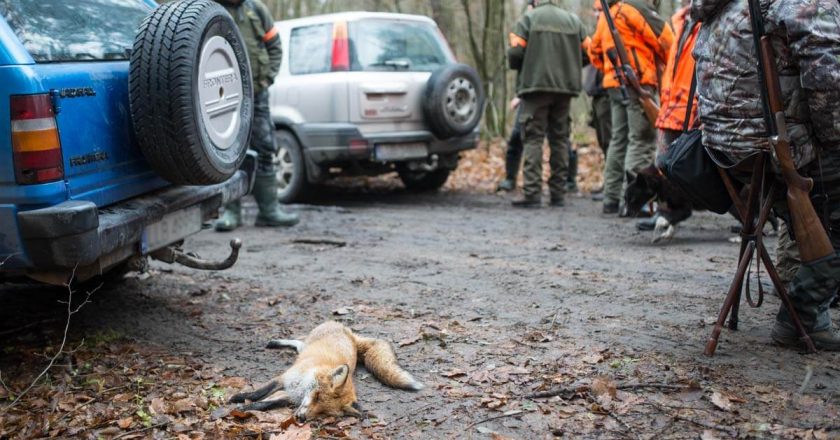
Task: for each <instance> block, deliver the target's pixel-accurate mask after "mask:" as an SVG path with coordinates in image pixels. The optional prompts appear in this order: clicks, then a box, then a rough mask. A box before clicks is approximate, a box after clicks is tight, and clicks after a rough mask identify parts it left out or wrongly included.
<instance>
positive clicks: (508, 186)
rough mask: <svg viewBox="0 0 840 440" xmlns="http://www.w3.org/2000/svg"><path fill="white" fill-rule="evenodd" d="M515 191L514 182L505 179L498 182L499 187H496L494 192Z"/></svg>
mask: <svg viewBox="0 0 840 440" xmlns="http://www.w3.org/2000/svg"><path fill="white" fill-rule="evenodd" d="M514 189H516V181H514V180H513V179H505V180H502V181H501V182H499V186H497V187H496V191H505V192H507V191H513V190H514Z"/></svg>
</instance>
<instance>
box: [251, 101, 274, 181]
mask: <svg viewBox="0 0 840 440" xmlns="http://www.w3.org/2000/svg"><path fill="white" fill-rule="evenodd" d="M250 147H251V149H252V150H254V151H256V152H257V174H259V175H273V174H274V173H275V172H276V169H275V168H276V166H275V165H274V155H275V154H276V153H277V141H276V140H275V138H274V123H273V122H272V121H271V109H270V108H269V105H268V90H263V91H261V92H259V93H257V94H256V95H254V121H253V123H252V125H251V145H250Z"/></svg>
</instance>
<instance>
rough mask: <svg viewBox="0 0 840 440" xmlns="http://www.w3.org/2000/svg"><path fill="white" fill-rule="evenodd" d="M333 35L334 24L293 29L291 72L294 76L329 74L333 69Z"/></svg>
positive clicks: (290, 48)
mask: <svg viewBox="0 0 840 440" xmlns="http://www.w3.org/2000/svg"><path fill="white" fill-rule="evenodd" d="M332 33H333V25H332V23H328V24H318V25H314V26H304V27H299V28H295V29H292V34H291V36H290V37H289V72H291V73H292V75H306V74H310V73H324V72H329V71H330V69H331V67H332Z"/></svg>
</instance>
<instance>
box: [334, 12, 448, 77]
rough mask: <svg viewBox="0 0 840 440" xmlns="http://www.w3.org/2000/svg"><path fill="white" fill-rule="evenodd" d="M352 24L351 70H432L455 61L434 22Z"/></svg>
mask: <svg viewBox="0 0 840 440" xmlns="http://www.w3.org/2000/svg"><path fill="white" fill-rule="evenodd" d="M349 26H350V27H349V33H350V54H351V55H350V64H351V65H350V69H351V70H355V71H371V70H377V71H382V70H384V71H389V70H410V71H419V72H426V71H428V72H431V71H433V70H437V68H438V67H440V66H443V65H445V64H449V63H450V62H451V61H452V56H451V54H450V52H449V49H448V47H447V46H446V42H445V41H444V40H443V37H442V36H441V34H440V32H438V30H437V28H436V27H435V26H433V25H431V24H428V23H421V22H412V21H394V20H360V21H353V22H350V24H349Z"/></svg>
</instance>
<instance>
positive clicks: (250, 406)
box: [230, 321, 424, 423]
mask: <svg viewBox="0 0 840 440" xmlns="http://www.w3.org/2000/svg"><path fill="white" fill-rule="evenodd" d="M281 347H290V348H294V349H295V350H297V352H298V356H297V359H296V360H295V362H294V364H292V366H291V367H289V369H288V370H286V372H285V373H283V374H281V375H280V376H277V377H275V378H274V379H272V380H270V381H269V382H268V383H266V384H265V385H263V386H261V387H260V388H258V389H256V390H254V391H252V392H249V393H240V394H236V395H234V396H233V397H231V399H230V402H231V403H245V402H249V403H247V404H246V405H244V406H243V407H242V409H243V410H246V411H248V410H256V411H265V410H269V409H272V408H278V407H281V406H296V407H297V410H296V411H295V420H297V421H298V422H299V423H303V422H305V421H306V420H311V419H314V418H316V417H318V416H321V415H327V416H342V415H351V416H356V417H360V416H361V415H362V413H361V408H360V406H359V404H358V401H357V398H356V388H355V386H354V384H353V373H354V372H355V370H356V362H357V360H361V361H362V362H363V364H364V365H365V368H367V369H368V371H370V372H371V374H373V376H374V377H376V378H377V379H378V380H379V381H380V382H382V383H383V384H385V385H388V386H390V387H393V388H399V389H403V390H409V391H420V390H422V389H423V387H424V386H423V384H422V383H420V382H419V381H418V380H416V379H415V378H414V377H413V376H412V375H411V374H410V373H408V372H407V371H405V370H403V369H402V367H400V366H399V364H397V357H396V354H395V353H394V349H393V348H392V347H391V344H389V343H388V342H386V341H383V340H381V339H374V338H366V337H363V336H359V335H356V334H354V333H353V332H352V331H351V330H350V329H349V328H347V327H345V326H344V325H342V324H340V323H338V322H335V321H327V322H325V323H323V324H321V325H319V326H318V327H315V329H313V330H312V332H310V333H309V335H308V336H307V337H306V339H304V340H303V341H298V340H289V339H277V340H273V341H271V342H269V344H268V348H281Z"/></svg>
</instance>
